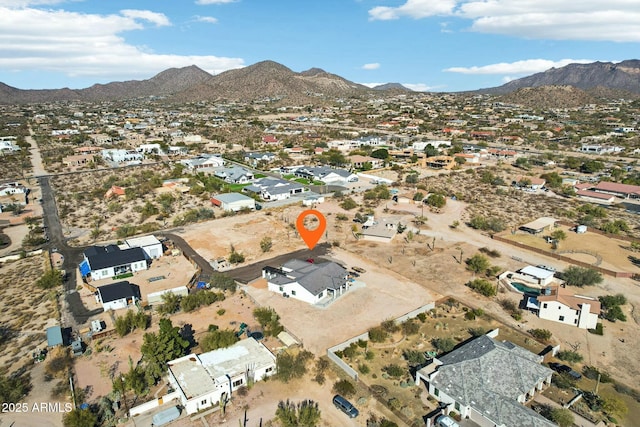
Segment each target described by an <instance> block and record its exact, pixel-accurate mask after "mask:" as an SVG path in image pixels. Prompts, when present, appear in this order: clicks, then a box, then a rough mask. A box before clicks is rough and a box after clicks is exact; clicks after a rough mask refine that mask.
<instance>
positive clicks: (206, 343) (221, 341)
mask: <svg viewBox="0 0 640 427" xmlns="http://www.w3.org/2000/svg"><path fill="white" fill-rule="evenodd" d="M239 340H240V338H238V336H237V335H236V332H235V331H232V330H230V329H216V330H214V331H210V332H207V334H206V335H205V336H204V338H202V339H201V340H200V348H201V349H202V351H203V352H205V353H206V352H208V351H212V350H217V349H219V348H227V347H229V346H231V345H233V344H235V343H236V342H238V341H239Z"/></svg>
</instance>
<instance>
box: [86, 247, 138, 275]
mask: <svg viewBox="0 0 640 427" xmlns="http://www.w3.org/2000/svg"><path fill="white" fill-rule="evenodd" d="M83 255H84V260H83V261H82V262H81V263H80V266H79V269H80V273H81V274H82V277H88V276H90V277H91V279H92V280H100V279H106V278H110V277H114V276H117V275H119V274H124V273H135V272H136V271H141V270H146V269H147V268H148V265H147V254H146V253H145V251H144V250H143V249H142V248H129V249H120V248H119V247H118V246H116V245H108V246H90V247H88V248H87V249H86V250H85V251H84V254H83Z"/></svg>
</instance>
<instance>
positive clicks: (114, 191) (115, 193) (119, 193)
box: [104, 185, 125, 199]
mask: <svg viewBox="0 0 640 427" xmlns="http://www.w3.org/2000/svg"><path fill="white" fill-rule="evenodd" d="M124 196H125V190H124V188H122V187H119V186H117V185H112V186H111V188H109V189H108V190H107V191H106V192H105V193H104V198H105V199H110V198H112V197H124Z"/></svg>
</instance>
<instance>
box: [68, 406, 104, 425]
mask: <svg viewBox="0 0 640 427" xmlns="http://www.w3.org/2000/svg"><path fill="white" fill-rule="evenodd" d="M62 424H63V425H64V427H95V426H97V425H98V416H97V415H96V414H94V413H93V412H91V411H90V410H89V409H74V410H72V411H71V412H67V413H65V414H64V415H63V416H62Z"/></svg>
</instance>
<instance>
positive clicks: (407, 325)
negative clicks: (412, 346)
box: [401, 319, 420, 335]
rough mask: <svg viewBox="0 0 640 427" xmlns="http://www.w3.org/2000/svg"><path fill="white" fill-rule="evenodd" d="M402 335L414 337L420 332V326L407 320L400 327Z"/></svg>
mask: <svg viewBox="0 0 640 427" xmlns="http://www.w3.org/2000/svg"><path fill="white" fill-rule="evenodd" d="M401 328H402V333H404V334H405V335H415V334H417V333H418V332H420V325H419V324H417V323H416V322H415V321H414V320H413V319H409V320H407V321H406V322H404V323H402V325H401Z"/></svg>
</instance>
